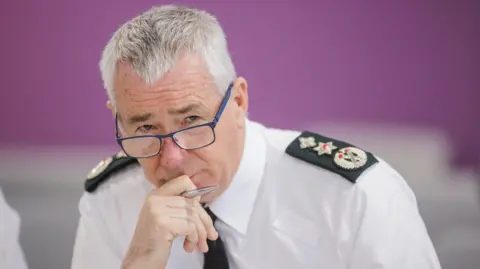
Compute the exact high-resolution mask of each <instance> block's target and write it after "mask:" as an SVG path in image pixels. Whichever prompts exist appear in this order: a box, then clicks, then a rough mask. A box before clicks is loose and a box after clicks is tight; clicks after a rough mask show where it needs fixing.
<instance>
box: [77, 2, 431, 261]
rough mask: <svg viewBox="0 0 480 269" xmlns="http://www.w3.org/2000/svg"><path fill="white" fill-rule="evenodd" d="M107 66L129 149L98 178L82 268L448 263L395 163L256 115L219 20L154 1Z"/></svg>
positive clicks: (112, 44) (88, 201)
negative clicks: (196, 193)
mask: <svg viewBox="0 0 480 269" xmlns="http://www.w3.org/2000/svg"><path fill="white" fill-rule="evenodd" d="M100 69H101V73H102V79H103V81H104V84H105V88H106V89H107V93H108V96H109V99H110V100H109V102H108V103H107V106H108V107H109V108H110V110H111V111H112V114H113V117H114V118H115V122H116V134H117V142H118V143H119V145H120V146H121V149H122V151H121V153H119V154H116V155H113V156H111V157H110V158H107V159H105V160H104V161H102V162H101V163H100V164H99V165H98V167H96V168H95V169H93V170H92V172H91V174H90V175H89V176H88V180H87V181H86V184H85V187H86V190H87V192H86V194H85V195H83V197H82V198H81V201H80V205H79V208H80V212H81V219H80V222H79V227H78V233H77V239H76V244H75V249H74V257H73V264H72V268H74V269H77V268H102V269H107V268H128V269H133V268H142V269H145V268H152V269H153V268H155V269H158V268H168V269H184V268H189V269H190V268H192V269H195V268H198V269H200V268H210V269H212V268H222V269H224V268H231V269H246V268H262V269H263V268H329V269H336V268H351V269H364V268H365V269H366V268H369V269H370V268H385V269H407V268H409V269H411V268H415V269H416V268H422V269H432V268H440V265H439V263H438V260H437V257H436V254H435V251H434V248H433V247H432V243H431V241H430V239H429V236H428V234H427V230H426V228H425V226H424V223H423V221H422V219H421V217H420V215H419V213H418V209H417V205H416V200H415V197H414V194H413V193H412V191H411V190H410V188H409V187H408V186H407V184H406V182H405V181H404V179H403V178H402V177H401V176H400V175H399V174H398V173H397V172H396V171H395V170H394V169H392V168H391V167H390V166H389V165H388V164H387V163H385V162H384V161H382V160H381V159H379V158H378V157H376V156H375V155H373V154H372V153H370V152H368V151H364V150H361V149H359V148H357V147H355V146H353V145H350V144H348V143H346V142H342V141H338V140H335V139H331V138H328V137H324V136H321V135H319V134H315V133H309V132H303V133H299V132H296V131H287V130H276V129H270V128H267V127H265V126H263V125H261V124H259V123H256V122H253V121H250V120H248V119H247V118H246V113H247V109H248V101H249V100H248V91H247V82H246V80H245V79H244V78H242V77H237V76H236V74H235V69H234V67H233V64H232V62H231V59H230V56H229V53H228V50H227V43H226V41H225V37H224V33H223V31H222V29H221V27H220V26H219V24H218V22H217V21H216V19H215V18H214V17H213V16H212V15H210V14H208V13H206V12H203V11H199V10H196V9H189V8H185V7H176V6H162V7H155V8H152V9H151V10H149V11H147V12H145V13H143V14H141V15H139V16H138V17H136V18H134V19H132V20H131V21H129V22H127V23H126V24H124V25H123V26H122V27H121V28H120V29H119V30H118V31H117V32H116V33H115V34H114V35H113V37H112V38H111V40H110V41H109V42H108V44H107V45H106V47H105V49H104V51H103V54H102V59H101V61H100ZM207 186H218V188H217V189H216V190H214V191H213V192H210V193H208V194H205V195H203V196H201V197H195V198H184V197H183V196H182V194H183V193H184V192H185V191H189V190H193V189H196V188H201V187H207Z"/></svg>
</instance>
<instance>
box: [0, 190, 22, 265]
mask: <svg viewBox="0 0 480 269" xmlns="http://www.w3.org/2000/svg"><path fill="white" fill-rule="evenodd" d="M19 235H20V217H19V216H18V213H17V212H16V211H15V210H14V209H13V208H12V207H11V206H10V205H9V204H7V202H6V201H5V197H4V196H3V192H2V189H1V188H0V268H2V269H27V268H28V267H27V263H26V261H25V257H24V254H23V251H22V248H21V247H20V243H19Z"/></svg>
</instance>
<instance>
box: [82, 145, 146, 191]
mask: <svg viewBox="0 0 480 269" xmlns="http://www.w3.org/2000/svg"><path fill="white" fill-rule="evenodd" d="M136 162H137V159H135V158H132V157H129V156H127V155H126V154H125V153H124V152H123V151H120V152H119V153H117V154H115V155H112V156H109V157H108V158H105V159H104V160H102V161H100V162H99V163H98V164H97V165H96V166H95V167H94V168H93V169H92V170H91V171H90V173H88V175H87V179H86V180H85V184H84V188H85V190H86V191H87V192H94V191H95V190H96V189H97V188H98V187H99V186H100V185H101V184H102V183H104V182H106V181H107V180H108V178H109V176H111V175H112V174H113V173H114V172H117V171H119V170H121V169H123V168H125V167H127V166H129V165H130V164H133V163H136Z"/></svg>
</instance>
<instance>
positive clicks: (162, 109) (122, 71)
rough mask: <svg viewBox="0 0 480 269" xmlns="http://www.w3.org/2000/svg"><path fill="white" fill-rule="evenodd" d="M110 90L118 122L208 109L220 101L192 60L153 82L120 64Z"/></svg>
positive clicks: (206, 75)
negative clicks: (132, 118) (112, 90)
mask: <svg viewBox="0 0 480 269" xmlns="http://www.w3.org/2000/svg"><path fill="white" fill-rule="evenodd" d="M114 87H115V90H114V96H115V103H116V111H117V114H118V116H119V118H120V119H127V118H131V117H132V116H138V115H141V114H153V115H154V116H155V115H164V114H167V112H171V111H179V110H182V109H185V108H186V107H192V106H196V107H198V108H201V107H203V109H208V108H209V107H211V103H212V101H213V102H216V100H217V99H218V98H220V94H219V91H218V89H217V88H216V84H215V83H214V80H213V79H212V77H211V76H210V74H209V73H208V71H207V70H206V68H205V67H204V66H203V65H201V64H199V63H197V62H195V61H181V62H179V63H178V64H177V65H176V66H175V67H174V68H172V69H171V70H169V71H168V72H167V73H165V74H163V76H161V78H160V79H159V80H157V81H155V82H154V83H148V82H146V81H145V79H144V78H142V76H141V75H139V74H137V73H136V72H135V71H134V69H133V68H132V66H131V65H130V64H127V63H120V64H118V67H117V72H116V76H115V83H114ZM215 97H218V98H215ZM168 114H171V113H168Z"/></svg>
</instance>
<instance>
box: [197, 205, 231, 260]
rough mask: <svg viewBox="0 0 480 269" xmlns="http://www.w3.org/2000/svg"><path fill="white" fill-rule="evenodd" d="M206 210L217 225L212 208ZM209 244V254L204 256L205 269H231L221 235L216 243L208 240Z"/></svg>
mask: <svg viewBox="0 0 480 269" xmlns="http://www.w3.org/2000/svg"><path fill="white" fill-rule="evenodd" d="M205 210H206V211H207V213H208V215H209V216H210V218H212V221H213V223H214V224H215V221H216V220H217V216H215V214H213V212H212V211H211V210H210V208H208V207H206V208H205ZM207 244H208V252H207V253H205V254H204V257H205V262H204V263H203V269H229V267H228V259H227V253H226V252H225V246H224V245H223V241H222V239H220V235H219V236H218V238H217V240H215V241H211V240H207Z"/></svg>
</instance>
